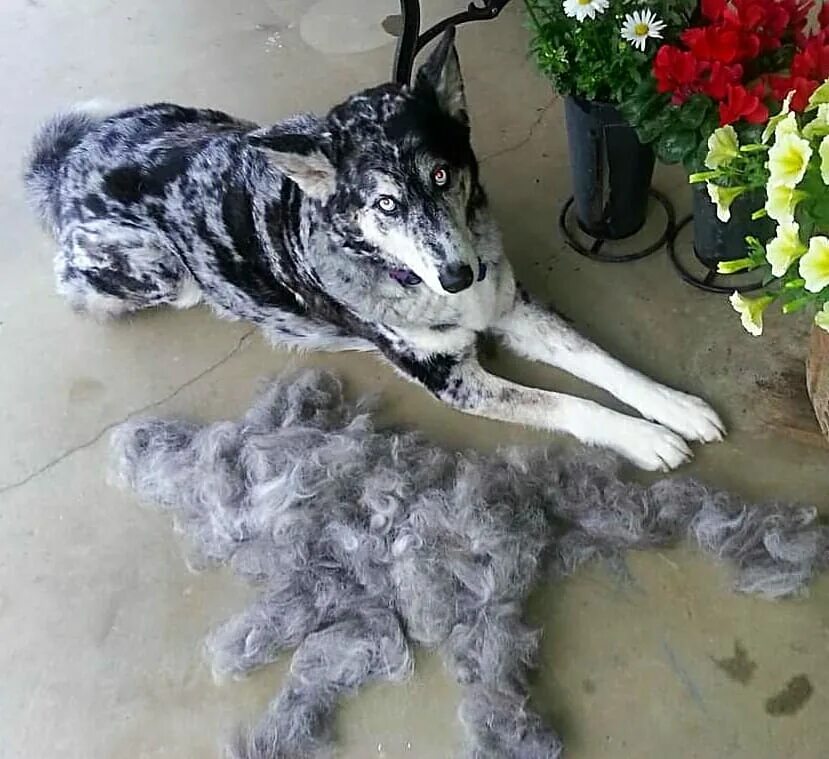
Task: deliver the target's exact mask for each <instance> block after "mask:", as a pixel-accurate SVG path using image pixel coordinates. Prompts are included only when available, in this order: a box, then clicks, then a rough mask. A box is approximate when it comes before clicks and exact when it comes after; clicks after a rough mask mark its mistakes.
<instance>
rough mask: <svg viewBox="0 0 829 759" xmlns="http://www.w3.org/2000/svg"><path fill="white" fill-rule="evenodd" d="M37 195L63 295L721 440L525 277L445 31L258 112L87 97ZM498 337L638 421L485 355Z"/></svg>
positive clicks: (39, 141) (549, 424)
mask: <svg viewBox="0 0 829 759" xmlns="http://www.w3.org/2000/svg"><path fill="white" fill-rule="evenodd" d="M25 183H26V187H27V191H28V195H29V197H30V200H31V202H32V204H33V205H34V207H35V208H36V209H37V211H38V212H39V213H40V215H41V217H42V219H43V221H44V223H45V225H46V226H47V228H48V229H50V230H51V232H52V233H53V235H54V236H55V238H56V239H57V242H58V252H57V255H56V259H55V269H56V277H57V289H58V292H59V293H61V294H62V295H64V296H65V297H66V298H67V299H68V300H69V302H70V304H71V305H72V306H73V307H75V308H76V309H79V310H82V311H86V312H90V313H93V314H99V315H107V316H113V315H120V314H125V313H129V312H134V311H137V310H139V309H143V308H147V307H150V306H158V305H170V306H175V307H179V308H186V307H190V306H193V305H196V304H197V303H199V302H200V301H204V302H205V303H207V304H209V305H210V306H211V307H212V308H213V309H214V310H215V311H217V312H218V313H219V314H220V315H224V316H226V317H230V318H233V319H246V320H249V321H251V322H253V323H255V324H257V325H258V326H259V327H260V328H261V329H262V330H263V331H264V333H265V334H266V335H267V337H268V338H270V339H271V340H272V341H273V342H274V343H276V344H278V345H288V346H293V347H299V348H303V349H313V350H373V351H379V352H380V353H381V354H382V355H383V356H384V357H385V359H387V360H388V361H389V362H390V363H391V364H392V365H393V366H394V367H395V368H396V369H397V370H398V371H399V372H400V373H402V374H403V376H405V377H406V378H408V379H410V380H412V381H414V382H416V383H418V384H419V385H421V386H422V387H424V388H425V389H426V390H428V391H429V392H430V393H432V394H433V395H434V396H435V397H437V398H438V399H440V400H441V401H443V402H445V403H447V404H448V405H449V406H451V407H453V408H455V409H458V410H460V411H463V412H466V413H469V414H474V415H478V416H484V417H489V418H492V419H497V420H501V421H507V422H513V423H519V424H524V425H529V426H531V427H536V428H541V429H545V430H550V431H558V432H565V433H570V434H571V435H574V436H575V437H577V438H579V439H580V440H581V441H583V442H584V443H587V444H590V445H600V446H605V447H607V448H610V449H612V450H614V451H616V452H617V453H619V454H621V455H622V456H623V457H625V458H627V459H629V460H630V461H632V462H633V463H634V464H636V465H638V466H639V467H641V468H643V469H647V470H658V469H661V470H668V469H672V468H674V467H677V466H679V465H680V464H682V463H683V462H685V461H687V460H688V459H689V458H690V457H691V455H692V453H691V450H690V448H689V446H688V443H687V442H686V441H702V442H709V441H715V440H720V439H722V436H723V434H724V427H723V424H722V422H721V421H720V419H719V417H718V416H717V414H716V413H715V412H714V411H713V410H712V409H711V408H710V407H709V406H708V405H707V404H706V403H705V402H704V401H702V400H700V399H699V398H696V397H693V396H691V395H687V394H685V393H682V392H679V391H677V390H673V389H670V388H668V387H665V386H663V385H660V384H658V383H656V382H654V381H652V380H650V379H648V378H647V377H645V376H643V375H642V374H640V373H639V372H636V371H634V370H632V369H630V368H628V367H626V366H625V365H623V364H622V363H621V362H619V361H617V360H615V359H614V358H612V357H611V356H609V355H608V354H606V353H605V352H603V351H602V350H600V349H599V348H598V347H596V346H595V345H593V344H592V343H591V342H589V341H588V340H586V339H585V338H583V337H582V336H580V335H579V334H578V333H577V332H576V331H575V330H574V329H573V328H572V327H571V326H569V324H568V323H567V322H566V321H565V320H564V319H562V318H560V317H559V316H557V315H555V314H554V313H550V312H548V311H547V310H545V309H544V308H542V307H541V306H540V305H539V304H538V303H537V302H535V301H534V300H533V299H532V297H531V296H530V295H529V294H528V293H527V292H526V291H524V290H523V289H522V288H521V287H520V286H519V285H517V284H516V282H515V279H514V277H513V273H512V270H511V268H510V265H509V262H508V261H507V259H506V257H505V256H504V253H503V248H502V244H501V239H500V235H499V231H498V227H497V225H496V223H495V221H494V219H493V217H492V215H491V213H490V211H489V209H488V205H487V197H486V194H485V192H484V189H483V187H482V185H481V181H480V176H479V172H478V164H477V162H476V158H475V154H474V152H473V150H472V146H471V142H470V126H469V118H468V115H467V107H466V99H465V95H464V85H463V80H462V77H461V71H460V64H459V60H458V55H457V52H456V49H455V44H454V30H452V29H450V30H448V31H447V32H446V33H445V34H444V36H443V37H442V38H441V40H440V41H439V43H438V44H437V46H436V47H435V49H434V50H433V52H432V53H431V54H430V56H429V57H428V59H427V60H426V61H425V63H424V64H423V65H422V67H421V68H420V69H419V70H418V72H417V75H416V78H415V83H414V84H413V85H412V86H410V87H409V86H399V85H395V84H385V85H381V86H378V87H374V88H371V89H368V90H365V91H363V92H360V93H358V94H355V95H352V96H351V97H349V98H348V99H347V100H345V102H343V103H342V104H340V105H338V106H335V107H334V108H333V109H332V110H331V111H330V112H329V113H328V115H327V116H325V117H324V118H320V117H317V116H314V115H299V116H295V117H293V118H289V119H287V120H285V121H282V122H280V123H278V124H276V125H275V126H270V127H264V128H262V127H259V126H258V125H256V124H253V123H251V122H247V121H243V120H239V119H236V118H234V117H232V116H229V115H227V114H225V113H221V112H219V111H214V110H205V109H196V108H187V107H182V106H178V105H171V104H163V103H162V104H156V105H145V106H140V107H136V108H132V109H130V110H122V111H120V112H116V113H102V112H100V111H99V110H95V109H93V108H78V109H76V110H74V111H70V112H68V113H66V114H63V115H60V116H57V117H55V118H54V119H53V120H52V121H51V122H50V123H48V124H46V126H44V127H43V129H42V130H41V132H40V133H39V134H38V136H37V137H36V139H35V142H34V146H33V148H32V151H31V155H30V157H29V159H28V162H27V167H26V171H25ZM483 333H489V334H491V335H494V336H496V337H497V338H500V339H501V340H502V341H503V342H504V343H505V345H506V346H507V347H508V348H509V349H511V350H513V351H515V352H516V353H517V354H519V355H521V356H524V357H526V358H529V359H532V360H536V361H541V362H545V363H548V364H551V365H553V366H557V367H560V368H562V369H564V370H566V371H568V372H570V373H572V374H574V375H576V376H578V377H580V378H582V379H584V380H586V381H588V382H590V383H593V384H595V385H598V386H599V387H602V388H604V389H606V390H608V391H610V392H611V393H612V394H614V395H615V396H616V397H617V398H619V399H620V400H621V401H623V402H624V403H626V404H627V405H629V406H631V407H633V408H634V409H636V410H637V411H638V412H639V413H640V414H641V415H642V417H644V418H637V417H634V416H630V415H626V414H622V413H619V412H616V411H613V410H610V409H607V408H604V407H602V406H601V405H599V404H597V403H594V402H592V401H588V400H585V399H581V398H577V397H573V396H569V395H564V394H561V393H554V392H547V391H543V390H539V389H534V388H530V387H524V386H521V385H519V384H516V383H513V382H509V381H507V380H505V379H502V378H500V377H496V376H494V375H492V374H490V373H488V372H486V371H485V370H484V369H483V367H482V366H481V365H480V364H479V362H478V360H477V358H476V350H475V349H476V340H477V338H478V336H479V335H481V334H483Z"/></svg>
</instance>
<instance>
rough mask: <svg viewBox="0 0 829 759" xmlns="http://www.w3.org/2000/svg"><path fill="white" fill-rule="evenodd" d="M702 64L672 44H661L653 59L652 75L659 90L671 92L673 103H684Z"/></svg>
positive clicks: (691, 90) (690, 92)
mask: <svg viewBox="0 0 829 759" xmlns="http://www.w3.org/2000/svg"><path fill="white" fill-rule="evenodd" d="M701 70H702V65H701V64H700V62H699V61H698V60H697V59H696V58H695V57H694V56H693V55H692V54H691V53H686V52H684V51H682V50H680V49H679V48H676V47H673V45H662V47H660V48H659V51H658V52H657V53H656V57H655V58H654V60H653V75H654V77H655V78H656V89H657V90H658V91H659V92H672V93H673V98H672V101H671V102H673V103H674V105H679V104H680V103H684V102H685V100H687V99H688V96H689V95H691V94H692V92H693V91H694V90H693V89H692V87H691V85H692V84H694V83H695V82H696V81H697V79H698V78H699V75H700V72H701Z"/></svg>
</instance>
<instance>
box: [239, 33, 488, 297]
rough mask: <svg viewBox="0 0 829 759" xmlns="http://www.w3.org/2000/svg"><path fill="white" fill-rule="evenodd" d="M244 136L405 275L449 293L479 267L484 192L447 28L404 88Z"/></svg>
mask: <svg viewBox="0 0 829 759" xmlns="http://www.w3.org/2000/svg"><path fill="white" fill-rule="evenodd" d="M251 139H252V140H253V141H255V142H256V143H257V144H258V145H259V146H260V147H262V148H263V149H265V150H266V151H267V153H268V156H269V159H270V160H271V162H272V163H273V164H274V165H275V166H276V167H277V168H278V169H279V170H280V171H281V172H282V173H284V174H286V175H287V176H289V177H290V178H291V179H292V180H293V181H294V182H296V183H297V184H298V185H299V186H300V188H301V189H302V190H303V191H304V192H305V194H306V195H309V196H311V197H313V198H315V199H316V200H317V201H319V203H320V205H321V208H322V209H323V211H324V213H326V214H327V218H328V220H329V221H330V222H331V223H332V224H333V226H334V228H335V229H337V230H339V231H340V232H341V233H342V234H343V235H344V237H345V239H346V240H347V241H349V242H350V243H353V245H351V247H354V248H357V249H361V250H363V251H367V252H370V253H371V254H372V255H374V256H376V257H378V258H380V259H382V260H383V261H384V262H385V263H386V264H387V266H388V267H389V268H390V269H391V270H396V272H400V273H402V275H403V276H404V278H406V279H408V281H410V282H411V281H414V282H417V279H421V280H423V282H424V283H425V284H426V285H427V286H428V287H429V288H430V289H432V290H434V291H436V292H440V293H456V292H460V291H461V290H464V289H466V288H467V287H469V286H470V285H471V284H472V283H473V282H474V281H475V279H476V278H477V277H478V276H479V273H482V272H483V271H485V269H483V265H482V263H481V262H480V261H479V260H478V257H477V253H476V250H475V248H476V245H475V231H474V230H475V226H476V225H475V219H476V216H477V214H479V213H483V212H484V208H485V205H486V199H485V195H484V193H483V190H482V188H481V185H480V183H479V181H478V165H477V162H476V160H475V155H474V153H473V152H472V146H471V144H470V135H469V120H468V117H467V113H466V100H465V97H464V91H463V81H462V79H461V72H460V66H459V63H458V56H457V53H456V51H455V45H454V30H453V29H450V30H449V31H448V32H447V33H446V34H444V36H443V38H442V39H441V40H440V42H439V44H438V45H437V46H436V47H435V50H434V51H433V52H432V54H431V55H430V57H429V58H428V60H427V61H426V62H425V63H424V64H423V66H422V67H421V68H420V70H419V71H418V73H417V77H416V80H415V84H414V85H413V86H412V87H399V86H397V85H392V84H389V85H383V86H381V87H376V88H373V89H369V90H366V91H364V92H361V93H358V94H356V95H353V96H352V97H350V98H349V99H348V100H346V101H345V102H344V103H342V104H341V105H339V106H337V107H335V108H334V109H333V110H332V111H331V112H330V113H329V114H328V116H327V117H326V118H325V119H322V120H319V121H317V122H314V121H309V120H303V121H293V122H286V123H283V124H280V125H277V126H276V127H273V128H271V129H267V130H261V131H259V132H255V133H253V134H252V135H251ZM410 275H414V276H410Z"/></svg>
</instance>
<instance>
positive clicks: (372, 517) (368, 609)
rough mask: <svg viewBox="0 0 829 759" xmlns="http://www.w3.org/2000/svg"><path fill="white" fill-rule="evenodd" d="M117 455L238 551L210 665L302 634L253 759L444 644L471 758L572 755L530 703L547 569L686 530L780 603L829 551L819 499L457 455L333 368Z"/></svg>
mask: <svg viewBox="0 0 829 759" xmlns="http://www.w3.org/2000/svg"><path fill="white" fill-rule="evenodd" d="M113 452H114V468H115V473H116V474H117V476H118V479H119V480H120V482H121V483H123V484H124V485H126V486H127V487H129V488H132V489H133V490H134V491H135V492H136V493H137V494H138V495H139V496H140V497H141V498H142V499H143V500H145V501H149V502H152V503H154V504H158V505H160V506H161V507H162V508H163V509H165V510H167V511H169V512H170V513H171V514H172V515H173V517H174V519H175V523H176V525H177V527H178V528H179V529H180V530H181V531H182V532H183V533H184V534H185V535H186V537H187V539H188V542H189V544H190V547H191V549H192V562H193V563H194V564H197V565H199V566H205V565H210V564H224V563H227V564H230V565H231V567H232V568H233V569H234V570H235V571H236V572H237V573H239V574H240V575H242V576H244V577H246V578H248V579H249V580H250V581H252V582H253V583H255V584H256V585H257V586H258V587H259V588H260V589H261V593H260V595H259V597H258V599H257V600H256V602H255V603H254V604H252V605H251V606H250V607H249V608H247V609H245V610H244V611H243V612H241V613H240V614H239V615H238V616H236V617H234V618H233V619H231V620H229V621H228V622H226V623H225V624H224V625H222V626H221V627H220V628H219V629H218V630H216V631H215V632H214V633H213V634H212V635H211V636H210V638H209V640H208V649H209V651H210V654H211V657H212V662H213V669H214V672H215V674H216V675H217V676H223V675H234V676H238V675H243V674H245V673H247V672H250V671H251V670H253V669H255V668H257V667H261V666H263V665H265V664H268V663H269V662H271V661H273V660H274V659H276V658H277V656H279V655H280V653H282V652H283V651H284V650H285V649H295V650H294V653H293V659H292V662H291V669H290V675H289V676H288V678H287V681H286V682H285V683H284V684H283V687H282V690H281V692H280V693H279V694H278V695H277V696H276V698H275V699H274V701H273V702H272V704H271V706H270V708H269V710H268V712H267V714H266V715H265V716H264V717H263V718H262V720H261V721H260V722H259V724H258V725H257V726H255V727H254V728H253V729H250V730H246V731H245V732H243V733H241V734H240V735H239V737H238V740H237V741H236V742H235V744H234V745H233V746H232V747H231V748H230V753H231V755H232V756H234V757H240V758H241V757H245V758H246V759H277V758H280V759H282V758H285V759H288V758H290V759H298V758H301V757H310V756H315V755H318V754H319V753H323V752H324V751H325V750H326V749H328V748H330V747H331V742H332V735H331V726H332V717H333V710H334V708H335V706H336V702H337V699H338V698H339V697H340V696H342V695H343V694H346V693H350V692H353V691H354V690H356V689H357V688H358V687H359V686H360V685H362V684H363V683H366V682H369V681H372V680H377V679H390V680H403V679H405V678H406V676H407V675H409V673H410V672H411V671H412V666H413V657H412V652H411V646H412V645H413V644H419V645H423V646H427V647H430V648H432V647H439V648H440V650H441V651H442V652H443V654H444V656H445V660H446V662H447V665H448V667H449V669H450V670H451V671H452V672H453V673H454V675H455V677H456V678H457V679H458V681H459V682H460V683H461V684H462V685H463V688H464V695H463V701H462V703H461V707H460V717H461V720H462V721H463V723H464V725H465V727H466V732H467V736H468V749H469V755H470V756H472V757H476V758H483V757H492V758H493V759H495V758H496V757H497V758H498V759H505V758H509V757H513V758H515V759H536V758H537V759H541V758H542V757H543V758H544V759H550V757H558V756H559V755H560V753H561V751H562V745H561V742H560V740H559V738H558V737H557V735H556V733H555V732H554V731H553V730H552V729H551V728H550V727H548V726H547V725H545V724H544V722H543V721H542V719H541V718H540V717H539V716H538V715H537V714H536V712H534V711H533V709H532V708H531V706H530V705H529V704H528V700H527V686H526V674H527V671H528V668H530V667H532V664H533V659H534V656H535V653H536V648H537V643H538V636H539V632H538V631H537V630H534V629H531V628H530V627H528V626H527V624H525V622H524V621H523V619H522V611H523V606H524V601H525V599H526V597H527V595H528V593H529V591H530V589H531V588H532V586H533V584H534V583H535V582H537V581H538V580H539V579H540V578H541V577H542V576H543V575H542V571H544V572H554V573H557V574H569V573H571V572H573V571H574V570H575V569H576V568H577V567H578V566H579V565H580V564H582V563H583V562H585V561H586V560H588V559H591V558H593V557H597V556H605V557H612V556H613V555H614V554H618V552H619V551H622V550H625V549H628V548H648V547H651V546H663V545H667V544H671V543H674V542H676V541H678V540H680V539H683V538H690V539H691V540H692V541H694V542H695V543H696V544H698V545H699V546H700V547H701V548H703V549H704V550H706V551H709V552H711V553H712V554H714V555H715V556H717V557H719V558H722V559H728V560H730V561H731V562H733V564H734V565H735V568H736V581H735V585H736V588H737V590H739V591H744V592H751V593H757V594H760V595H763V596H767V597H771V598H776V597H780V596H786V595H791V594H794V593H797V592H798V591H800V590H801V589H802V588H803V587H804V586H805V585H806V583H808V582H809V580H810V579H811V578H812V576H813V575H814V574H815V573H816V572H817V571H819V570H821V569H823V568H825V567H826V565H827V564H829V533H828V532H827V529H826V528H825V527H823V526H821V525H819V523H818V521H817V518H816V512H815V510H814V509H811V508H803V507H795V506H786V505H767V506H751V505H748V504H746V503H744V502H743V501H741V500H740V499H738V498H734V497H732V496H729V495H728V494H726V493H722V492H715V491H712V490H710V489H709V488H707V487H705V486H704V485H702V484H700V483H699V482H695V481H693V480H687V479H666V480H662V481H660V482H657V483H656V484H654V485H651V486H649V487H645V486H642V485H638V484H633V483H630V482H625V481H623V480H622V479H620V477H619V476H618V462H617V461H616V460H615V459H613V458H612V457H610V456H608V455H606V454H603V453H599V452H595V451H594V452H584V453H581V454H578V455H565V454H562V453H561V452H557V451H556V450H555V449H554V448H549V449H543V448H535V449H507V450H504V451H502V452H500V453H497V454H483V453H478V452H475V451H463V452H453V451H448V450H444V449H441V448H438V447H436V446H434V445H432V444H430V443H428V442H427V441H425V440H424V439H423V438H422V437H420V436H419V435H417V434H413V433H408V432H401V431H396V430H390V429H380V430H378V429H375V427H374V424H373V422H372V416H371V412H370V408H369V407H368V406H367V405H365V404H362V403H350V402H348V401H346V399H345V397H344V395H343V391H342V387H341V385H340V382H339V381H338V380H337V378H335V377H334V376H332V375H331V374H327V373H324V372H317V371H307V372H304V373H301V374H299V375H294V376H292V377H290V378H283V379H281V380H279V381H276V382H274V383H272V384H270V385H269V386H268V387H267V388H266V390H265V391H264V393H263V394H262V396H261V397H260V398H259V400H258V401H257V402H256V404H255V405H254V406H253V408H251V410H250V411H248V413H247V414H245V416H244V417H243V418H242V419H241V420H239V421H226V422H219V423H217V424H210V425H200V424H193V423H190V422H186V421H175V420H174V421H169V420H155V419H145V420H139V421H133V422H129V423H127V424H125V425H123V426H122V427H120V428H119V429H118V430H117V432H116V433H115V435H114V438H113Z"/></svg>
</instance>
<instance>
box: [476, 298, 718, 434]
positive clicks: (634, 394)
mask: <svg viewBox="0 0 829 759" xmlns="http://www.w3.org/2000/svg"><path fill="white" fill-rule="evenodd" d="M492 329H493V332H494V333H495V334H497V335H499V336H501V337H502V338H503V339H504V341H505V342H506V344H507V346H508V347H509V348H511V349H512V350H514V351H515V352H516V353H518V354H519V355H521V356H524V357H526V358H530V359H533V360H535V361H543V362H544V363H547V364H551V365H552V366H557V367H559V368H561V369H564V370H565V371H566V372H569V373H570V374H572V375H574V376H576V377H579V378H580V379H583V380H585V381H587V382H589V383H591V384H593V385H596V386H598V387H601V388H604V389H605V390H607V391H609V392H611V393H612V394H613V395H615V396H616V397H617V398H618V399H619V400H621V401H623V402H624V403H626V404H628V405H629V406H632V407H633V408H635V409H636V410H637V411H638V412H639V413H640V414H642V416H644V417H645V418H646V419H650V420H652V421H654V422H658V423H659V424H662V425H664V426H666V427H668V428H669V429H672V430H673V431H674V432H676V433H678V434H680V435H682V437H684V438H685V439H686V440H699V441H702V442H711V441H713V440H721V439H722V437H723V434H724V432H725V427H724V426H723V423H722V422H721V421H720V418H719V417H718V416H717V414H716V412H715V411H714V410H713V409H712V408H711V407H710V406H709V405H708V404H707V403H705V401H703V400H701V399H700V398H696V397H695V396H692V395H688V394H686V393H683V392H680V391H678V390H673V389H672V388H669V387H665V386H664V385H661V384H659V383H658V382H654V381H653V380H652V379H649V378H648V377H646V376H645V375H643V374H641V373H640V372H637V371H635V370H634V369H631V368H630V367H628V366H625V365H624V364H623V363H622V362H621V361H618V360H617V359H615V358H613V357H612V356H610V355H608V354H607V353H605V351H603V350H602V349H601V348H599V347H598V346H596V345H594V344H593V343H592V342H590V341H589V340H587V339H586V338H584V337H582V336H581V335H580V334H579V333H578V332H576V330H574V329H573V328H572V327H571V326H570V325H569V324H567V322H565V321H564V320H563V319H562V318H560V317H559V316H556V315H555V314H551V313H550V312H548V311H547V310H546V309H544V308H542V307H541V306H540V305H537V304H535V303H533V302H527V301H526V300H525V299H524V298H522V297H518V298H517V299H516V303H515V307H514V308H513V309H512V310H511V311H509V312H508V313H507V314H506V315H504V316H503V317H502V318H501V319H500V321H498V322H497V323H496V324H495V325H494V326H493V328H492Z"/></svg>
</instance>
